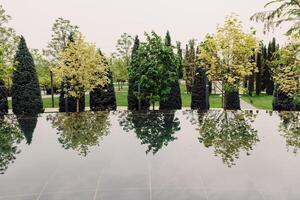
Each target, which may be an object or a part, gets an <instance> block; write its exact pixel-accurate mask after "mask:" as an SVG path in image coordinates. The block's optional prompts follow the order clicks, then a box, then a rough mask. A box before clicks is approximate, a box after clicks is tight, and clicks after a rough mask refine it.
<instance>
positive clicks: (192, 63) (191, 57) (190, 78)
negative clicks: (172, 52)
mask: <svg viewBox="0 0 300 200" xmlns="http://www.w3.org/2000/svg"><path fill="white" fill-rule="evenodd" d="M184 63H185V73H186V90H187V92H189V93H191V92H192V85H193V82H194V77H195V72H196V50H195V40H190V41H189V45H187V46H186V51H185V61H184Z"/></svg>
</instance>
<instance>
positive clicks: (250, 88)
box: [248, 70, 255, 96]
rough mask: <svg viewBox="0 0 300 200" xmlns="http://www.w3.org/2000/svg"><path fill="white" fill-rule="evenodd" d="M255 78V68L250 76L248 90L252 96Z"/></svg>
mask: <svg viewBox="0 0 300 200" xmlns="http://www.w3.org/2000/svg"><path fill="white" fill-rule="evenodd" d="M254 79H255V72H254V70H253V71H252V74H251V75H250V76H249V84H248V92H249V95H250V96H252V95H253V92H254Z"/></svg>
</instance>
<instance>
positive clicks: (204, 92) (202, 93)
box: [191, 68, 209, 110]
mask: <svg viewBox="0 0 300 200" xmlns="http://www.w3.org/2000/svg"><path fill="white" fill-rule="evenodd" d="M191 108H192V109H197V110H209V88H208V78H207V76H206V73H205V70H204V69H202V68H198V69H197V70H196V75H195V78H194V84H193V88H192V104H191Z"/></svg>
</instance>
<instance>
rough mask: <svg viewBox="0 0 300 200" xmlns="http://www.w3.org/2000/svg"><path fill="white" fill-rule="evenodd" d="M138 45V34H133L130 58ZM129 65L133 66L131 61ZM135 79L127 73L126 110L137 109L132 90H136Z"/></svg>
mask: <svg viewBox="0 0 300 200" xmlns="http://www.w3.org/2000/svg"><path fill="white" fill-rule="evenodd" d="M139 46H140V40H139V38H138V36H135V39H134V45H133V48H132V53H131V60H134V58H135V56H136V52H137V50H138V48H139ZM130 67H131V68H132V67H134V66H132V63H131V66H130ZM130 71H132V69H131V70H130V69H129V72H130ZM137 81H138V80H136V79H134V77H133V74H131V75H130V73H129V80H128V96H127V100H128V110H138V108H139V105H138V104H139V103H138V99H137V97H136V96H135V94H134V91H137Z"/></svg>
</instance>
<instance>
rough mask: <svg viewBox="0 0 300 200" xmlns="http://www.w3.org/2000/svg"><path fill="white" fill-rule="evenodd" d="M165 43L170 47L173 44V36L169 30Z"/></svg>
mask: <svg viewBox="0 0 300 200" xmlns="http://www.w3.org/2000/svg"><path fill="white" fill-rule="evenodd" d="M165 45H166V46H168V47H170V46H172V41H171V36H170V32H169V31H167V34H166V37H165Z"/></svg>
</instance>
